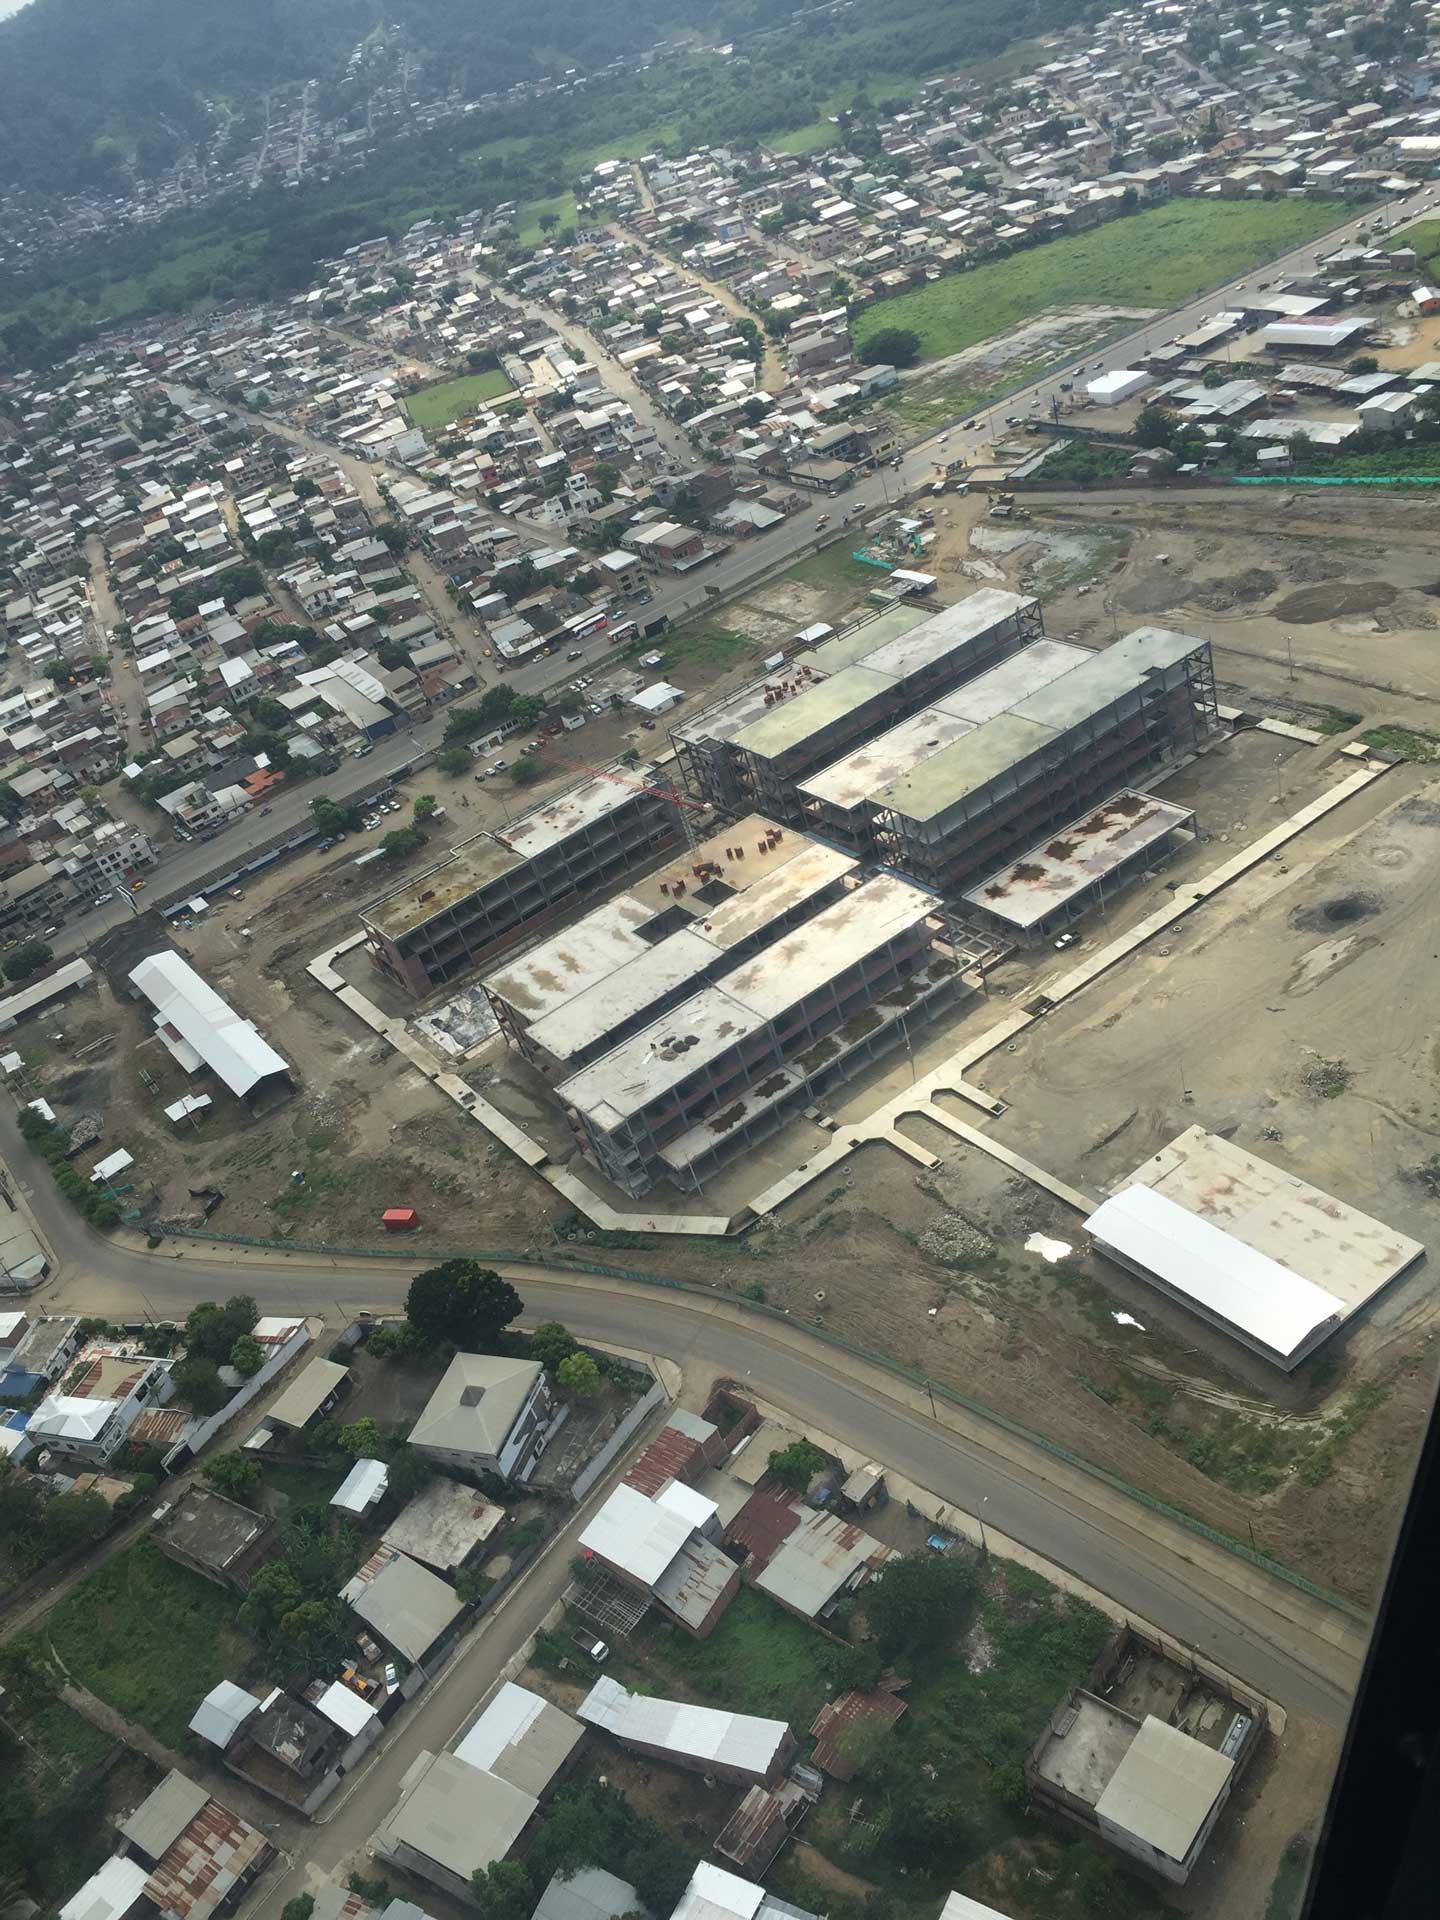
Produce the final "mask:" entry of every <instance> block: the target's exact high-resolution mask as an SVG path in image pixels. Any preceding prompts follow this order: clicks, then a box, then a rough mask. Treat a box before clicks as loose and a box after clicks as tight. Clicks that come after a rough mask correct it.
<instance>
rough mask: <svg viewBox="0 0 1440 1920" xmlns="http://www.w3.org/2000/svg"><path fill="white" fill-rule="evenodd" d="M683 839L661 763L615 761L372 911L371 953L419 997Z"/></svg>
mask: <svg viewBox="0 0 1440 1920" xmlns="http://www.w3.org/2000/svg"><path fill="white" fill-rule="evenodd" d="M680 834H681V826H680V812H679V804H678V802H677V800H676V798H675V796H674V794H673V793H672V792H671V791H670V790H669V788H668V786H667V785H666V784H665V783H663V782H659V781H657V770H656V769H655V768H654V767H653V766H639V767H634V768H623V767H618V766H617V767H612V768H607V769H605V770H603V771H601V772H597V773H595V774H592V775H591V776H590V777H589V778H588V779H585V780H581V781H579V782H577V784H576V785H575V786H573V787H571V788H569V789H568V790H567V791H566V792H564V793H561V794H558V795H556V797H555V798H554V799H553V800H547V801H545V802H544V803H543V804H542V805H541V806H538V807H535V808H532V809H531V811H530V812H529V813H526V814H522V815H521V816H520V818H519V819H517V820H512V821H511V822H510V823H509V825H508V826H505V827H503V828H501V829H499V830H498V831H495V832H486V833H478V834H476V835H474V837H473V838H471V839H469V840H466V841H462V842H461V844H460V845H459V846H457V847H455V848H453V849H452V850H451V852H450V853H449V854H447V855H446V857H445V859H444V860H442V861H440V862H439V864H438V865H436V866H433V867H431V868H430V869H429V870H428V871H427V872H425V873H422V874H421V875H420V876H419V877H418V878H417V879H414V880H409V881H407V882H406V883H405V885H404V886H401V887H396V888H395V889H394V890H393V891H392V892H390V893H387V894H384V895H382V896H381V898H380V899H379V900H377V901H375V902H374V903H373V905H371V906H369V907H366V908H365V909H364V910H363V912H362V913H361V915H360V922H361V925H362V926H363V927H364V928H365V932H366V935H367V937H368V939H369V944H370V957H371V959H372V960H373V961H374V963H375V965H376V966H377V967H378V968H379V969H380V971H381V972H382V973H384V974H387V975H388V976H389V977H390V978H391V979H392V980H395V981H397V982H398V983H399V984H400V985H401V986H403V987H406V988H408V990H409V991H410V992H411V993H413V994H414V995H416V997H417V998H419V997H421V996H423V995H425V994H427V993H429V992H430V991H431V990H432V989H433V988H435V987H438V986H441V985H443V983H444V982H445V981H447V980H453V979H454V978H455V977H456V975H458V974H463V973H467V972H469V971H470V969H471V968H472V967H474V966H476V965H478V964H479V963H480V962H481V961H483V960H486V959H488V958H489V957H490V956H491V955H493V954H494V953H496V952H497V951H498V950H499V949H500V948H501V947H504V946H506V945H508V944H509V943H510V942H511V941H513V940H514V939H515V938H516V937H517V936H518V935H519V934H520V933H522V932H525V931H529V930H531V929H534V928H538V927H540V926H543V925H544V924H545V922H546V921H548V920H553V919H555V918H556V917H557V916H558V915H559V914H561V913H562V912H564V911H565V910H566V909H567V908H572V907H574V906H576V905H577V904H578V903H580V902H581V901H583V900H585V899H588V898H593V897H594V896H595V895H597V894H600V893H604V892H606V891H607V890H608V889H609V888H611V887H613V886H616V885H617V884H618V883H619V882H620V881H621V880H623V879H624V877H625V876H626V874H628V873H630V872H633V870H634V869H635V868H636V867H639V866H643V865H644V864H646V863H647V862H648V861H650V860H652V859H653V858H654V857H655V855H656V854H657V853H661V852H663V851H664V849H665V848H666V847H667V846H669V845H671V844H672V843H673V842H675V841H677V840H678V839H679V838H680Z"/></svg>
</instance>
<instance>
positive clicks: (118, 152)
mask: <svg viewBox="0 0 1440 1920" xmlns="http://www.w3.org/2000/svg"><path fill="white" fill-rule="evenodd" d="M798 4H800V0H31V4H30V5H29V6H28V7H25V8H24V9H23V10H22V11H21V12H20V13H18V14H16V15H15V16H14V17H13V18H11V19H7V20H4V21H0V189H4V188H7V187H13V186H17V185H18V186H23V187H27V188H30V189H33V190H36V191H41V192H51V193H56V192H66V191H69V190H71V189H75V188H82V187H97V186H98V187H103V186H105V185H107V184H110V183H114V184H115V185H116V186H117V187H119V186H122V185H123V183H124V180H125V177H126V173H127V170H128V169H129V168H130V167H132V166H134V167H137V168H138V169H139V170H140V171H141V172H147V173H148V172H155V171H157V170H159V169H161V168H163V167H165V166H167V165H169V164H170V163H171V162H173V161H174V160H175V159H176V158H177V157H178V156H179V155H180V154H182V153H183V152H184V151H185V150H186V149H187V148H189V147H191V146H192V145H193V144H194V143H196V142H197V141H199V140H203V139H204V138H205V137H206V136H207V135H208V134H210V133H211V132H213V131H214V130H216V129H217V128H218V127H220V126H221V125H223V124H224V123H225V121H226V120H227V119H231V118H232V117H233V118H234V119H235V120H236V121H237V122H239V123H243V122H245V121H246V120H247V119H248V118H249V117H250V116H252V115H253V114H254V113H255V112H256V111H257V110H258V109H259V105H260V101H261V99H262V97H263V94H264V91H265V89H266V88H267V87H275V86H280V85H284V84H287V83H293V82H296V81H301V80H310V79H314V80H317V81H319V82H320V83H321V86H322V87H323V88H324V89H325V104H326V105H327V106H331V107H333V106H336V105H339V106H342V107H343V105H344V103H345V96H346V92H347V85H348V89H349V91H351V92H353V93H355V94H356V97H357V105H358V104H359V98H358V95H359V89H358V87H357V85H356V83H355V82H354V81H351V82H349V83H347V82H346V80H345V71H346V65H347V62H348V61H349V59H350V56H351V54H352V53H353V52H354V50H355V49H356V48H357V47H358V46H359V45H360V44H361V43H362V42H363V41H365V40H366V39H367V37H368V36H371V35H376V34H379V33H380V32H382V31H383V29H384V28H385V27H386V26H390V25H398V26H399V27H400V28H401V30H402V33H403V35H404V44H405V46H406V48H407V50H409V51H410V52H411V53H412V55H413V60H414V71H415V72H416V73H417V74H419V75H421V76H423V77H425V78H426V79H427V80H429V81H431V82H436V83H438V84H439V85H441V86H444V85H450V84H453V85H457V86H459V87H460V88H461V89H462V90H463V91H464V92H466V93H468V94H471V95H473V94H477V93H480V92H483V91H485V90H487V89H490V88H494V87H504V86H508V85H509V84H510V83H511V82H512V81H515V80H517V79H524V78H526V77H531V76H538V75H540V74H544V73H555V72H558V71H560V70H563V68H565V67H566V66H579V67H596V66H602V65H604V64H605V62H606V61H608V60H612V59H614V58H615V57H616V56H617V55H623V54H626V53H632V52H635V51H637V50H639V49H640V48H642V47H645V46H649V45H652V44H653V43H654V42H656V41H658V40H663V39H664V38H666V37H667V36H668V35H672V34H676V33H690V34H693V35H695V36H697V37H703V38H704V39H707V40H713V39H715V38H717V37H725V36H728V35H732V34H736V33H742V32H745V31H747V30H750V29H753V28H756V27H764V26H771V25H776V24H779V23H782V22H783V21H784V20H785V19H786V18H787V17H788V16H789V15H790V14H791V13H793V12H794V11H795V8H796V6H797V5H798Z"/></svg>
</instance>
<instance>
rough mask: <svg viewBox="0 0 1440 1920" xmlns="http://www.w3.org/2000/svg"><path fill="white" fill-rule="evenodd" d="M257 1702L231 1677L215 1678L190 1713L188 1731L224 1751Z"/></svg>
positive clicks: (253, 1710) (253, 1696)
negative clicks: (207, 1691)
mask: <svg viewBox="0 0 1440 1920" xmlns="http://www.w3.org/2000/svg"><path fill="white" fill-rule="evenodd" d="M259 1708H260V1702H259V1700H258V1699H257V1698H256V1696H255V1695H254V1694H253V1693H246V1691H245V1689H244V1688H243V1687H237V1686H236V1684H235V1682H234V1681H233V1680H217V1681H216V1683H215V1685H214V1686H213V1687H212V1688H211V1689H210V1691H209V1693H207V1694H206V1696H205V1698H204V1699H203V1700H202V1701H201V1702H200V1704H199V1706H198V1707H197V1708H196V1709H195V1711H194V1713H193V1714H192V1715H191V1716H190V1731H191V1733H194V1734H198V1735H199V1737H200V1738H201V1739H202V1740H208V1741H209V1742H210V1745H211V1746H212V1747H219V1748H220V1750H221V1751H222V1752H223V1751H224V1750H225V1748H226V1747H228V1746H229V1744H230V1742H231V1741H232V1740H233V1739H234V1738H235V1736H236V1734H237V1733H239V1731H240V1729H241V1728H242V1727H243V1726H244V1724H245V1722H246V1721H247V1720H248V1719H249V1718H250V1716H251V1714H252V1713H257V1712H258V1711H259Z"/></svg>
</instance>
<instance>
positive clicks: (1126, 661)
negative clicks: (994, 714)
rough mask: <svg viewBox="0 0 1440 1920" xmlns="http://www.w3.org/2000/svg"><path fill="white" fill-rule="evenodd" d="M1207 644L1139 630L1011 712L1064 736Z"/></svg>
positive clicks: (1165, 631)
mask: <svg viewBox="0 0 1440 1920" xmlns="http://www.w3.org/2000/svg"><path fill="white" fill-rule="evenodd" d="M1205 644H1206V643H1205V641H1203V640H1200V639H1197V638H1196V636H1195V635H1194V634H1193V633H1176V632H1174V631H1173V629H1171V628H1169V627H1136V628H1135V630H1134V631H1133V632H1132V633H1127V634H1124V635H1122V636H1121V638H1120V639H1118V640H1116V641H1115V642H1114V643H1113V645H1111V646H1108V647H1105V648H1104V649H1103V650H1102V651H1101V652H1099V653H1092V654H1091V655H1090V657H1089V659H1088V660H1085V661H1082V662H1081V664H1080V665H1079V666H1077V667H1076V668H1075V669H1074V671H1073V672H1071V673H1067V674H1063V675H1062V676H1061V678H1060V679H1059V680H1055V681H1052V682H1051V683H1050V685H1049V686H1048V687H1041V688H1039V689H1038V690H1037V691H1036V692H1034V693H1032V694H1029V695H1027V697H1026V698H1025V699H1024V700H1021V701H1019V702H1018V703H1017V704H1016V706H1015V707H1014V709H1013V711H1014V712H1016V713H1018V714H1019V715H1020V716H1021V717H1022V718H1023V719H1026V720H1039V721H1040V722H1042V723H1043V724H1044V725H1045V726H1048V727H1054V728H1055V729H1056V730H1057V732H1063V731H1064V729H1065V728H1066V727H1075V726H1079V725H1080V724H1081V722H1082V721H1085V720H1088V719H1089V718H1090V716H1091V715H1092V714H1095V713H1100V712H1101V711H1102V710H1103V709H1104V708H1106V707H1108V706H1110V705H1112V704H1113V703H1114V702H1115V701H1116V700H1123V699H1124V698H1125V696H1126V694H1130V693H1134V692H1135V691H1136V690H1137V689H1138V688H1140V687H1142V686H1143V685H1144V684H1145V681H1146V679H1147V678H1148V676H1149V675H1150V674H1152V673H1163V672H1165V671H1167V670H1168V669H1169V668H1171V667H1178V666H1179V665H1180V664H1181V663H1182V662H1183V661H1185V660H1188V659H1189V658H1190V656H1191V654H1192V653H1198V652H1199V651H1200V649H1201V648H1202V647H1204V646H1205Z"/></svg>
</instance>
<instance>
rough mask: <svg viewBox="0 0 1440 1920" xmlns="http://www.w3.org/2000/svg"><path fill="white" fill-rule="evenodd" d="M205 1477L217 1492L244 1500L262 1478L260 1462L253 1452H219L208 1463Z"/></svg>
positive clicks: (234, 1498) (232, 1498)
mask: <svg viewBox="0 0 1440 1920" xmlns="http://www.w3.org/2000/svg"><path fill="white" fill-rule="evenodd" d="M205 1478H206V1479H207V1480H208V1481H209V1482H210V1484H211V1486H212V1487H214V1489H215V1491H216V1492H217V1493H223V1494H225V1495H227V1496H228V1497H229V1498H230V1499H231V1500H243V1499H244V1498H245V1496H246V1495H247V1494H248V1493H249V1492H250V1490H251V1489H252V1487H254V1486H255V1485H256V1484H257V1483H258V1481H259V1479H260V1462H259V1461H258V1460H257V1459H256V1458H255V1456H254V1454H251V1453H241V1452H239V1451H234V1452H231V1453H217V1454H216V1456H215V1458H214V1459H213V1460H211V1461H209V1462H208V1463H207V1464H206V1467H205Z"/></svg>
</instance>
